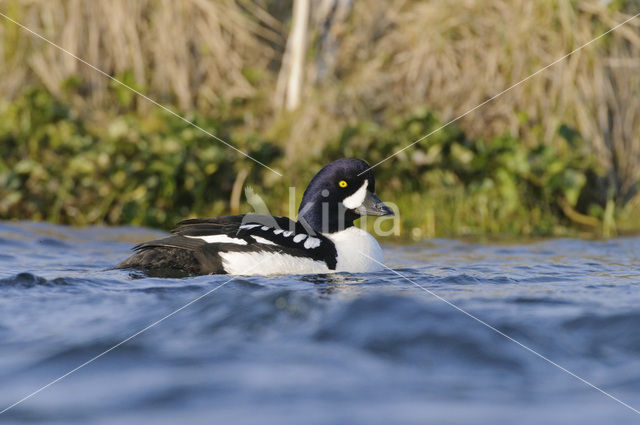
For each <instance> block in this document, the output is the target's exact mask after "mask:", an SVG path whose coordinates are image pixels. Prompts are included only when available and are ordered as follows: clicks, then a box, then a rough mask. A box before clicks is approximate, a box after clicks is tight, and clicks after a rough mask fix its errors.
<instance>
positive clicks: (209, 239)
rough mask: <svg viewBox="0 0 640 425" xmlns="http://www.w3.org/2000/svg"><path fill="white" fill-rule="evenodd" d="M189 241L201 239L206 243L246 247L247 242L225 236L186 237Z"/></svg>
mask: <svg viewBox="0 0 640 425" xmlns="http://www.w3.org/2000/svg"><path fill="white" fill-rule="evenodd" d="M187 237H188V238H191V239H202V240H203V241H205V242H207V243H234V244H236V245H246V244H247V241H245V240H244V239H236V238H230V237H229V236H227V235H211V236H187Z"/></svg>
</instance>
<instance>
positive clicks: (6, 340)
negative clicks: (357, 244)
mask: <svg viewBox="0 0 640 425" xmlns="http://www.w3.org/2000/svg"><path fill="white" fill-rule="evenodd" d="M159 235H161V232H157V231H152V230H148V229H137V228H128V227H126V228H125V227H121V228H109V227H90V228H85V229H74V228H68V227H63V226H56V225H51V224H44V223H0V409H4V408H5V407H7V406H9V405H11V404H12V403H14V402H16V401H18V400H20V399H22V398H23V397H25V396H27V395H28V394H30V393H32V392H34V391H36V390H37V389H38V388H41V387H42V386H44V385H46V384H48V383H49V382H51V381H53V380H54V379H56V378H58V377H60V376H61V375H63V374H65V373H67V372H68V371H70V370H72V369H74V368H76V367H78V366H79V365H81V364H83V363H84V362H86V361H87V360H89V359H91V358H92V357H94V356H96V355H99V354H100V353H102V352H103V351H105V350H107V349H109V348H110V347H112V346H113V345H115V344H117V343H119V342H120V341H122V340H124V339H125V338H127V337H129V336H131V335H132V334H134V333H136V332H137V331H139V330H141V329H143V328H145V327H147V326H148V325H150V324H152V323H154V322H155V321H157V320H159V319H161V318H163V317H164V316H166V315H167V314H169V313H171V312H172V311H175V310H176V309H178V308H179V307H181V306H183V305H185V304H186V303H188V302H189V301H191V300H193V299H195V298H197V297H198V296H200V295H202V294H204V293H206V292H207V291H210V290H211V289H213V288H215V287H216V286H218V285H220V284H222V283H225V282H227V281H228V280H229V277H228V276H202V277H195V278H186V279H159V278H135V277H132V276H130V275H129V273H127V272H125V271H121V270H109V267H110V266H112V265H114V264H116V263H117V262H119V261H120V260H122V259H124V258H125V257H126V256H127V255H128V254H129V249H130V247H131V246H132V244H133V243H135V242H140V241H143V240H147V239H150V238H154V237H157V236H159ZM383 248H384V250H385V252H386V255H387V264H388V265H389V266H391V267H393V268H395V269H397V270H398V271H399V272H400V273H402V274H403V275H405V276H407V277H408V278H410V279H411V280H413V281H414V282H415V283H417V284H418V285H421V286H423V287H424V288H426V289H427V290H428V291H432V292H433V293H435V294H437V295H439V296H441V297H443V298H445V299H446V300H448V301H450V302H451V303H453V304H455V305H456V306H458V307H460V308H461V309H463V310H465V311H467V312H469V313H470V314H473V315H475V316H476V317H478V318H479V319H481V320H483V321H485V322H486V323H487V324H490V325H491V326H494V327H495V328H497V329H499V330H500V331H502V332H504V333H505V334H507V335H509V336H511V337H512V338H514V339H516V340H517V341H519V342H521V343H522V344H524V345H526V346H527V347H530V348H531V349H532V350H535V351H536V352H538V353H540V354H541V355H543V356H546V357H547V358H549V359H550V360H552V361H554V362H556V363H557V364H559V365H561V366H563V367H565V368H566V369H568V370H570V371H572V372H573V373H575V374H576V375H578V376H580V377H582V378H583V379H585V380H587V381H589V382H590V383H592V384H593V385H595V386H597V387H599V388H601V389H602V390H604V391H606V392H608V393H610V394H611V395H612V396H614V397H616V398H618V399H620V400H621V401H623V402H625V403H628V404H629V405H630V406H632V407H634V408H636V409H640V238H618V239H612V240H609V241H597V242H593V241H581V240H568V239H555V240H547V241H542V242H535V243H523V244H473V243H466V242H459V241H452V240H431V241H425V242H424V243H418V244H415V245H404V246H402V245H400V246H392V245H389V244H386V245H384V246H383ZM0 422H1V423H9V424H10V423H20V424H30V423H34V424H44V423H46V424H58V423H59V424H76V423H77V424H176V423H181V424H182V423H184V424H186V423H189V424H255V423H260V424H274V425H276V424H426V423H436V424H491V425H495V424H512V423H518V424H630V423H640V415H638V414H636V413H634V412H633V411H632V410H630V409H629V408H627V407H625V406H623V405H621V404H619V403H617V402H616V401H614V400H612V399H611V398H609V397H607V396H605V395H604V394H602V393H600V392H598V391H597V390H595V389H593V388H591V387H589V386H588V385H587V384H585V383H584V382H581V381H580V380H578V379H576V378H575V377H573V376H570V375H569V374H567V373H565V372H563V371H562V370H560V369H558V368H557V367H555V366H553V365H551V364H549V363H548V362H546V361H544V360H542V359H541V358H539V357H537V356H535V355H534V354H532V353H531V352H529V351H527V350H526V349H524V348H523V347H521V346H519V345H517V344H516V343H514V342H512V341H510V340H508V339H507V338H505V337H504V336H501V335H499V334H498V333H497V332H495V331H493V330H491V329H489V328H488V327H486V326H484V325H482V324H480V323H478V322H477V321H475V320H473V319H472V318H470V317H468V316H466V315H465V314H463V313H462V312H460V311H458V310H456V309H455V308H453V307H452V306H450V305H448V304H446V303H445V302H443V301H442V300H440V299H438V298H436V297H435V296H433V295H432V294H430V293H428V292H427V291H425V290H423V289H421V288H419V287H417V286H416V285H414V284H413V283H411V282H409V281H408V280H405V279H403V278H402V277H400V276H398V275H397V274H395V273H393V272H391V271H385V272H380V273H373V274H360V275H350V274H336V275H330V276H288V277H268V278H265V277H249V278H245V277H243V278H237V279H235V280H232V281H230V282H228V283H226V284H225V285H224V286H222V287H220V288H219V289H217V290H215V291H213V292H211V293H210V294H209V295H207V296H206V297H204V298H202V299H200V300H199V301H197V302H195V303H193V304H192V305H190V306H188V307H187V308H185V309H183V310H182V311H179V312H178V313H176V314H175V315H173V316H171V317H169V318H167V319H166V320H164V321H163V322H161V323H159V324H157V325H156V326H154V327H152V328H150V329H149V330H147V331H146V332H144V333H142V334H140V335H138V336H137V337H135V338H133V339H131V340H130V341H128V342H126V343H124V344H122V345H121V346H119V347H117V348H115V349H113V350H112V351H110V352H108V353H107V354H105V355H104V356H102V357H100V358H98V359H97V360H95V361H94V362H92V363H90V364H88V365H87V366H85V367H83V368H81V369H79V370H78V371H77V372H74V373H72V374H70V375H68V376H67V377H65V378H64V379H62V380H60V381H59V382H57V383H55V384H53V385H51V386H49V387H48V388H46V389H44V390H42V391H41V392H39V393H38V394H36V395H34V396H33V397H31V398H29V399H27V400H26V401H24V402H23V403H21V404H19V405H16V406H15V407H13V408H12V409H10V410H8V411H6V412H5V413H4V414H2V415H0Z"/></svg>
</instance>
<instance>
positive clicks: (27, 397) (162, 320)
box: [0, 260, 266, 415]
mask: <svg viewBox="0 0 640 425" xmlns="http://www.w3.org/2000/svg"><path fill="white" fill-rule="evenodd" d="M264 261H266V260H262V261H260V262H259V263H257V264H255V265H254V266H253V267H251V268H250V269H249V270H248V271H251V270H253V269H255V268H256V267H258V266H259V265H260V264H262V263H263V262H264ZM238 277H240V276H234V277H232V278H231V279H229V280H227V281H226V282H223V283H221V284H220V285H218V286H216V287H215V288H213V289H211V290H209V291H207V292H205V293H204V294H202V295H200V296H199V297H198V298H195V299H193V300H191V301H189V302H188V303H187V304H185V305H183V306H182V307H180V308H178V309H177V310H174V311H172V312H171V313H169V314H167V315H166V316H164V317H163V318H162V319H159V320H156V321H155V322H153V323H152V324H150V325H149V326H147V327H145V328H144V329H141V330H139V331H138V332H136V333H134V334H133V335H131V336H130V337H128V338H127V339H124V340H122V341H120V342H119V343H117V344H116V345H114V346H112V347H110V348H108V349H106V350H105V351H103V352H102V353H100V354H98V355H97V356H95V357H92V358H91V359H89V360H87V361H86V362H84V363H82V364H81V365H80V366H78V367H76V368H74V369H72V370H70V371H69V372H67V373H65V374H64V375H62V376H60V377H58V378H56V379H54V380H53V381H51V382H49V383H48V384H47V385H45V386H43V387H41V388H39V389H38V390H36V391H34V392H32V393H31V394H29V395H27V396H25V397H23V398H21V399H20V400H18V401H16V402H15V403H13V404H12V405H10V406H7V407H5V408H4V410H2V411H0V415H2V414H3V413H5V412H6V411H7V410H9V409H12V408H14V407H16V406H17V405H19V404H20V403H22V402H24V401H26V400H28V399H30V398H31V397H33V396H34V395H36V394H38V393H39V392H40V391H43V390H45V389H47V388H49V387H50V386H51V385H53V384H55V383H56V382H58V381H61V380H62V379H64V378H66V377H67V376H69V375H71V374H72V373H74V372H77V371H78V370H80V369H82V368H83V367H85V366H87V365H88V364H90V363H93V362H94V361H96V360H98V359H99V358H100V357H102V356H104V355H105V354H107V353H109V352H110V351H113V350H115V349H116V348H118V347H120V346H121V345H122V344H124V343H126V342H128V341H131V340H132V339H133V338H135V337H137V336H138V335H140V334H141V333H143V332H146V331H147V330H149V329H151V328H153V327H154V326H156V325H158V324H160V323H162V322H164V321H165V320H166V319H168V318H169V317H171V316H173V315H175V314H176V313H178V312H180V311H182V310H184V309H185V308H187V307H189V306H190V305H191V304H193V303H195V302H197V301H199V300H201V299H202V298H204V297H206V296H207V295H209V294H210V293H212V292H214V291H216V290H218V289H220V288H222V287H223V286H224V285H226V284H227V283H229V282H231V281H232V280H234V279H236V278H238Z"/></svg>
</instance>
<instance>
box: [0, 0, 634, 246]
mask: <svg viewBox="0 0 640 425" xmlns="http://www.w3.org/2000/svg"><path fill="white" fill-rule="evenodd" d="M291 10H292V3H291V2H275V1H267V0H255V1H249V0H245V1H240V0H238V1H230V0H226V1H215V2H214V1H206V0H192V1H186V2H163V1H159V0H158V1H156V0H138V1H135V2H130V1H126V0H115V1H111V2H90V1H81V0H70V1H67V2H62V3H60V2H47V1H44V0H29V1H15V0H0V11H1V12H2V13H5V14H7V15H8V16H10V17H11V18H12V19H15V20H17V21H19V22H21V23H23V24H24V25H26V26H27V27H29V28H31V29H32V30H34V31H36V32H38V33H40V34H42V35H43V36H44V37H46V38H48V39H50V40H52V41H53V42H55V43H57V44H59V45H61V46H63V47H64V48H65V49H67V50H69V51H71V52H73V53H74V54H76V55H78V56H79V57H81V58H83V59H84V60H86V61H87V62H89V63H91V64H93V65H95V66H96V67H98V68H100V69H102V70H104V71H105V72H107V73H109V74H110V75H113V76H115V77H116V78H118V79H120V80H122V81H123V82H125V83H126V84H129V85H130V86H132V87H134V88H136V89H137V90H139V91H141V92H142V93H144V94H145V95H148V96H149V97H151V98H153V99H154V100H156V101H158V102H161V103H162V104H164V105H167V106H168V107H170V108H171V109H172V110H175V111H176V112H178V113H179V114H181V115H182V116H184V117H186V118H187V119H188V120H192V121H193V122H194V123H196V124H197V125H199V126H201V127H203V128H205V129H207V130H208V131H210V132H212V133H214V134H216V135H217V136H219V137H221V138H222V139H224V140H227V141H230V142H231V143H233V144H234V145H235V146H237V147H238V148H239V149H241V150H243V151H245V152H247V153H249V154H250V155H252V156H255V157H256V158H257V159H259V160H260V161H263V162H265V163H267V164H268V165H269V166H271V167H274V168H276V169H278V170H280V171H281V172H282V174H283V175H284V176H283V177H279V176H277V175H276V174H273V173H271V172H269V171H268V170H266V169H264V168H262V167H260V166H258V165H256V164H255V163H253V162H251V161H246V160H243V159H242V157H241V156H239V155H237V154H236V153H234V152H233V151H232V150H231V149H229V148H227V147H225V146H224V145H222V144H220V143H219V142H216V141H215V140H213V139H211V138H210V137H209V136H207V135H206V134H204V133H202V132H200V131H199V130H197V129H195V128H193V127H191V126H189V125H188V124H186V123H185V122H183V121H181V120H179V119H177V118H175V117H173V116H171V115H169V114H167V113H166V112H165V111H162V110H161V109H159V108H158V107H157V106H154V105H153V104H151V103H149V102H147V101H146V100H144V99H143V98H141V97H139V96H137V95H135V94H133V93H132V92H131V91H129V90H128V89H126V88H124V87H122V86H120V85H118V84H116V83H114V82H113V81H110V80H109V79H107V78H106V77H105V76H103V75H100V74H99V73H97V72H96V71H94V70H92V69H91V68H89V67H87V66H86V65H84V64H82V63H80V62H78V61H77V60H75V59H74V58H72V57H71V56H69V55H67V54H64V53H63V52H61V51H60V50H58V49H55V48H54V47H53V46H51V45H49V44H47V43H46V42H44V41H42V40H40V39H38V38H36V37H34V36H33V35H31V34H29V33H28V32H26V31H24V30H22V29H20V28H19V27H18V26H16V25H15V24H13V23H11V22H10V21H7V20H6V19H4V18H0V19H1V20H2V21H1V24H0V57H1V58H2V59H1V62H0V93H2V101H1V102H0V218H3V219H35V220H50V221H55V222H62V223H70V224H74V225H85V224H94V223H108V224H122V223H132V224H140V225H147V226H153V227H163V228H169V227H172V226H173V225H174V224H175V222H176V221H177V220H179V219H181V218H185V217H188V216H203V215H217V214H227V213H234V212H238V211H246V210H248V206H247V205H246V204H245V201H244V200H243V199H242V196H241V194H242V191H241V190H240V188H242V186H243V185H246V184H248V185H251V186H253V187H254V189H255V190H256V192H258V193H259V194H260V195H261V196H263V197H264V198H265V201H266V202H267V204H268V205H269V206H270V207H271V208H272V210H271V211H272V213H274V214H286V213H287V212H288V205H289V199H288V198H289V192H288V187H289V186H290V185H293V186H295V187H297V188H298V189H299V190H297V194H296V195H297V197H298V200H299V199H300V198H301V196H302V192H303V190H304V187H305V185H306V183H307V182H308V180H309V179H310V178H311V176H312V175H313V174H314V173H315V172H316V171H317V170H319V168H320V167H322V166H323V165H324V164H326V163H327V162H329V161H330V160H333V159H336V158H339V157H343V156H355V157H359V158H363V159H365V160H367V161H368V162H369V163H370V164H373V163H376V162H377V161H380V160H382V159H384V158H385V157H386V156H387V155H390V154H392V153H393V152H395V151H397V150H398V149H400V148H402V147H404V146H405V145H407V144H409V143H411V142H413V141H415V140H417V139H418V138H420V137H422V136H423V135H425V134H427V133H429V132H431V131H433V130H435V129H437V128H438V127H439V126H440V125H441V124H442V123H445V122H447V121H449V120H451V119H453V118H455V117H457V116H458V115H460V114H462V113H464V112H466V111H467V110H469V109H471V108H472V107H474V106H476V105H478V104H480V103H482V102H484V101H485V100H487V99H488V98H490V97H491V96H493V95H495V94H496V93H499V92H500V91H502V90H504V89H505V88H507V87H509V86H511V85H512V84H515V83H517V82H518V81H520V80H522V79H523V78H525V77H527V76H528V75H530V74H532V73H533V72H535V71H537V70H538V69H539V68H541V67H542V66H544V65H546V64H548V63H551V62H553V61H554V60H555V59H557V58H559V57H561V56H563V55H565V54H566V53H568V52H570V51H571V50H573V49H575V48H576V47H578V46H580V45H582V44H584V43H586V42H588V41H589V40H591V39H592V38H594V37H595V36H597V35H599V34H601V33H603V32H604V31H606V30H607V29H609V28H611V27H612V26H614V25H616V24H617V23H619V22H622V21H623V20H625V19H627V18H628V17H630V16H631V15H633V14H635V13H637V12H638V11H640V1H638V0H618V1H610V2H604V1H600V0H589V1H587V0H557V1H556V0H540V1H535V2H531V1H526V0H509V1H507V0H496V1H488V0H453V1H438V0H432V1H414V0H407V1H401V2H395V1H374V0H361V1H357V2H351V1H346V0H323V1H319V2H313V3H312V8H311V16H310V20H309V27H308V29H307V34H308V36H309V38H308V45H307V54H306V58H305V59H306V60H305V68H304V83H303V90H302V99H301V106H299V107H298V108H296V109H295V110H285V109H284V108H283V107H282V104H283V102H282V96H283V94H282V78H283V73H282V70H283V68H284V65H286V61H287V49H286V46H287V39H288V37H289V31H290V27H291ZM376 172H377V179H378V181H379V183H378V192H380V194H381V197H382V198H383V199H384V200H389V201H393V202H395V203H396V204H398V205H399V207H400V209H401V213H402V214H401V217H402V234H403V235H404V236H406V237H414V238H420V237H424V236H426V237H434V236H468V235H507V236H516V235H576V234H583V235H595V236H602V235H604V236H609V235H614V234H624V233H627V232H634V231H638V230H640V220H639V219H638V218H637V212H638V208H640V195H639V192H638V187H639V181H640V19H636V20H634V21H631V22H630V23H629V24H627V25H625V26H623V27H621V28H619V29H618V30H616V31H615V32H613V33H610V34H608V35H606V36H605V37H603V38H602V39H600V40H599V41H597V42H596V43H593V44H592V45H590V46H588V47H586V48H585V49H583V50H581V51H580V52H578V53H576V54H574V55H572V56H571V57H569V58H567V59H566V60H564V61H562V62H561V63H559V64H557V65H555V66H554V67H552V68H550V69H548V70H546V71H544V72H543V73H541V74H539V75H537V76H535V77H534V78H532V79H530V80H528V81H527V82H525V83H523V84H522V85H520V86H518V87H516V88H515V89H513V90H511V91H509V92H508V93H506V94H504V95H503V96H501V97H500V98H498V99H496V100H495V101H493V102H490V103H488V104H487V105H485V106H483V107H482V108H479V109H478V110H476V111H474V112H473V113H471V114H469V115H468V116H466V117H465V118H463V119H461V120H460V121H458V122H456V123H455V125H452V126H449V127H447V128H445V129H444V130H442V131H439V132H437V133H436V134H434V135H433V136H431V137H429V138H428V139H426V140H424V141H422V142H421V143H419V144H417V145H415V146H414V147H412V148H410V149H408V150H406V151H404V152H403V153H402V154H400V155H398V157H396V158H394V159H392V160H389V161H387V162H385V163H384V164H382V165H380V166H379V167H378V168H376Z"/></svg>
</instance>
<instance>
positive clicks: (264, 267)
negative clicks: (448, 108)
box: [116, 158, 393, 276]
mask: <svg viewBox="0 0 640 425" xmlns="http://www.w3.org/2000/svg"><path fill="white" fill-rule="evenodd" d="M387 215H393V211H392V210H391V209H390V208H389V207H388V206H386V205H385V204H384V203H382V201H380V199H379V198H378V197H377V196H376V194H375V179H374V176H373V172H372V171H371V170H370V169H369V165H368V164H367V163H366V162H365V161H362V160H360V159H355V158H343V159H339V160H337V161H334V162H332V163H330V164H328V165H327V166H325V167H324V168H322V169H321V170H320V171H319V172H318V173H317V174H316V175H315V177H313V179H312V180H311V182H310V183H309V185H308V186H307V189H306V190H305V192H304V195H303V197H302V202H301V203H300V207H299V209H298V220H297V221H293V220H290V219H289V218H287V217H273V216H269V215H258V214H243V215H233V216H225V217H212V218H196V219H189V220H184V221H182V222H180V223H178V227H177V228H176V229H174V230H172V232H171V233H172V235H171V236H169V237H166V238H164V239H158V240H153V241H149V242H144V243H142V244H139V245H137V246H135V247H134V248H133V250H134V251H135V253H134V254H133V255H132V256H131V257H129V258H128V259H127V260H125V261H123V262H122V263H120V264H118V265H117V266H116V268H120V269H126V268H133V269H139V270H142V271H144V272H146V273H147V274H148V275H153V276H189V275H204V274H218V273H226V274H232V275H249V274H251V275H272V274H309V273H314V274H315V273H331V272H352V273H359V272H370V271H376V270H380V269H381V267H382V266H381V264H380V263H382V262H383V261H384V258H383V255H382V250H381V249H380V245H378V242H377V241H376V239H375V238H374V237H373V236H371V234H369V233H368V232H366V231H365V230H363V229H360V228H358V227H356V226H354V223H353V222H354V220H356V219H358V218H360V217H362V216H387Z"/></svg>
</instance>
